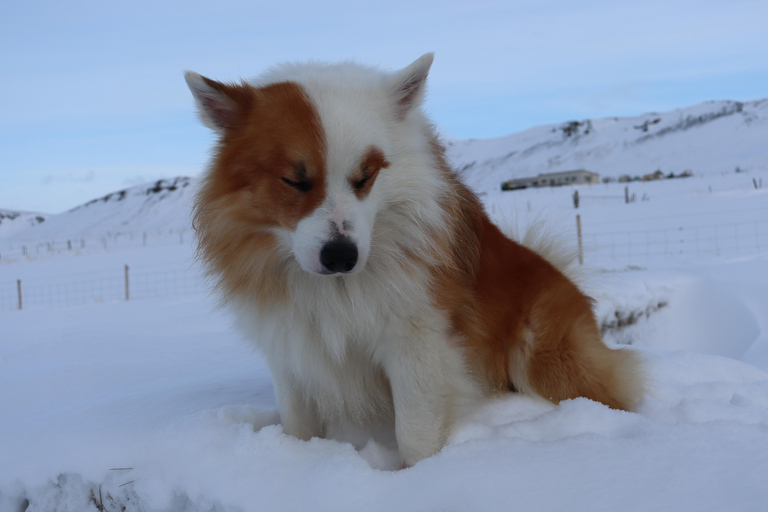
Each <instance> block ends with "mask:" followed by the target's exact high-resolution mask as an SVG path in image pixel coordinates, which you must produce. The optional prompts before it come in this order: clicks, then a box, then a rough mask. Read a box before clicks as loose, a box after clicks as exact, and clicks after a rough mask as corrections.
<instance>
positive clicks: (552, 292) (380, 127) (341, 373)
mask: <svg viewBox="0 0 768 512" xmlns="http://www.w3.org/2000/svg"><path fill="white" fill-rule="evenodd" d="M431 64H432V55H431V54H427V55H424V56H423V57H421V58H420V59H418V60H416V61H415V62H414V63H413V64H411V65H410V66H408V67H406V68H405V69H403V70H402V71H399V72H396V73H386V72H382V71H379V70H377V69H372V68H368V67H363V66H360V65H357V64H353V63H343V64H338V65H323V64H301V65H284V66H280V67H277V68H275V69H273V70H271V71H270V72H267V73H266V74H265V75H263V76H262V77H260V78H259V79H258V80H256V81H254V82H242V83H230V84H225V83H220V82H216V81H213V80H210V79H208V78H205V77H202V76H200V75H197V74H195V73H191V72H190V73H187V74H186V79H187V83H188V84H189V87H190V89H191V91H192V93H193V95H194V97H195V99H196V102H197V105H198V108H199V112H200V117H201V119H202V121H203V123H204V124H206V125H207V126H208V127H210V128H212V129H213V130H214V131H215V132H216V133H217V134H218V143H217V145H216V147H215V149H214V152H213V158H212V161H211V164H210V169H209V170H208V172H207V175H206V177H205V179H204V181H203V183H202V186H201V189H200V191H199V193H198V196H197V199H196V204H195V212H194V224H195V227H196V229H197V233H198V240H199V254H200V257H201V258H202V260H203V261H204V262H205V263H206V265H207V267H208V269H209V272H210V273H211V275H212V276H214V277H215V278H216V280H217V283H218V288H219V290H220V292H221V293H222V294H223V297H224V298H225V299H226V301H227V302H228V303H229V304H230V305H231V307H232V308H233V309H234V310H235V311H236V312H237V317H238V319H239V324H240V327H241V328H242V329H243V331H244V333H245V334H246V335H247V336H248V337H249V338H250V339H251V340H252V341H253V342H254V343H255V344H256V346H257V347H258V348H259V349H260V350H261V351H262V353H263V354H264V356H265V357H266V360H267V362H268V364H269V367H270V370H271V373H272V377H273V379H274V384H275V393H276V397H277V402H278V407H279V410H280V417H281V422H282V425H283V427H284V429H285V432H286V433H288V434H291V435H294V436H296V437H299V438H301V439H309V438H311V437H313V436H324V435H326V434H327V432H328V429H329V428H331V427H332V426H333V425H334V424H338V423H344V422H346V423H352V424H359V425H374V424H378V425H391V426H393V427H394V432H395V436H396V440H397V445H398V450H399V453H400V456H401V459H402V463H403V464H404V465H411V464H414V463H416V462H417V461H419V460H421V459H423V458H425V457H429V456H430V455H433V454H434V453H436V452H438V451H439V450H440V449H441V448H442V446H443V445H444V444H445V442H446V439H447V437H448V435H449V433H450V430H451V426H452V425H453V424H454V423H455V421H456V419H457V418H458V417H459V416H461V415H462V414H464V413H465V412H466V411H467V409H468V408H470V407H472V406H474V405H476V404H477V403H479V402H480V401H481V400H482V399H483V398H485V397H488V396H493V395H494V394H498V393H509V392H513V391H517V392H524V393H532V394H537V395H540V396H542V397H544V398H546V399H549V400H552V401H553V402H555V403H557V402H559V401H560V400H564V399H567V398H573V397H577V396H584V397H587V398H591V399H594V400H598V401H601V402H603V403H605V404H606V405H608V406H610V407H614V408H621V409H631V408H632V407H633V406H634V405H635V404H636V403H637V401H638V400H639V398H640V396H641V394H642V392H643V384H642V380H641V378H640V371H639V364H640V361H639V359H638V356H637V355H636V353H635V352H633V351H631V350H626V349H624V350H618V349H609V348H608V347H606V346H605V345H604V344H603V342H602V341H601V339H600V332H599V329H598V326H597V324H596V322H595V318H594V315H593V313H592V309H591V301H590V299H589V298H588V297H586V296H585V295H584V294H582V292H581V291H580V290H579V289H578V288H577V287H576V286H575V285H574V284H573V283H572V282H571V281H570V280H569V279H568V278H566V277H565V276H564V275H563V273H562V272H560V271H559V270H558V269H557V268H555V267H554V266H553V265H552V264H550V263H549V262H548V261H547V260H546V259H545V258H543V257H542V256H540V255H538V254H536V253H535V252H533V251H532V250H530V249H528V248H526V247H524V246H522V245H520V244H518V243H516V242H514V241H512V240H510V239H509V238H507V237H505V236H504V235H503V234H502V233H501V231H500V230H499V229H498V228H497V227H496V226H495V225H493V224H492V223H491V222H490V220H489V219H488V217H487V215H486V214H485V212H484V210H483V208H482V205H481V204H480V202H479V201H478V199H477V197H476V196H475V194H474V193H472V191H470V190H469V189H468V188H467V187H466V186H465V185H464V184H463V183H462V182H461V181H460V180H459V178H458V177H457V176H456V174H455V173H454V172H453V171H452V170H451V168H450V167H449V165H448V163H447V162H446V158H445V151H444V148H443V147H442V146H441V144H440V143H439V141H438V139H437V137H436V135H435V131H434V128H433V127H432V125H431V124H430V123H429V121H428V120H427V118H426V117H425V115H424V114H423V112H422V109H421V106H420V105H421V102H422V98H423V94H424V88H425V82H426V78H427V73H428V71H429V68H430V66H431Z"/></svg>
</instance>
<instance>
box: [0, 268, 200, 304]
mask: <svg viewBox="0 0 768 512" xmlns="http://www.w3.org/2000/svg"><path fill="white" fill-rule="evenodd" d="M207 291H208V286H207V283H206V280H205V278H204V277H202V275H201V272H200V270H199V269H198V268H192V267H190V268H181V269H179V268H175V269H131V268H130V267H129V266H128V265H125V266H124V267H123V268H118V269H116V270H115V271H114V272H111V273H100V274H95V275H93V274H86V275H68V276H59V277H52V278H47V279H46V278H37V279H23V280H21V279H18V280H16V281H15V282H5V283H0V311H12V310H21V309H24V310H27V309H50V308H62V307H69V306H78V305H83V304H97V303H104V302H118V301H127V300H141V299H150V298H164V297H182V296H193V295H204V294H206V293H207Z"/></svg>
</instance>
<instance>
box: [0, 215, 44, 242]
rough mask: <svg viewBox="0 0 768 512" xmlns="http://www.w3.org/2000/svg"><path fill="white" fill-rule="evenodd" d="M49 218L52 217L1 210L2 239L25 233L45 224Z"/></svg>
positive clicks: (0, 235)
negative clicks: (29, 229)
mask: <svg viewBox="0 0 768 512" xmlns="http://www.w3.org/2000/svg"><path fill="white" fill-rule="evenodd" d="M48 217H50V215H48V214H45V213H33V212H15V211H11V210H0V237H8V236H11V235H13V234H15V233H18V232H22V231H25V230H26V229H27V228H29V227H32V226H37V225H39V224H41V223H43V222H45V220H46V219H47V218H48Z"/></svg>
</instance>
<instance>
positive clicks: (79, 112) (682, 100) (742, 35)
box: [0, 0, 768, 213]
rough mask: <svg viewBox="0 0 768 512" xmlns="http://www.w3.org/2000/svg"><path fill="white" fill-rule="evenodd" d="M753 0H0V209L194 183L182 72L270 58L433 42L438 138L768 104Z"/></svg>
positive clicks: (377, 60)
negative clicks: (717, 105) (724, 104)
mask: <svg viewBox="0 0 768 512" xmlns="http://www.w3.org/2000/svg"><path fill="white" fill-rule="evenodd" d="M766 27H768V2H766V1H765V0H754V1H753V0H743V1H742V0H728V1H725V0H724V1H719V2H713V1H707V0H699V1H687V0H682V1H676V0H661V1H658V0H644V1H643V2H622V1H615V0H582V1H579V2H572V1H565V0H525V1H522V0H520V1H518V0H506V1H491V0H471V1H464V2H455V1H451V0H442V1H419V0H410V1H401V0H386V1H384V0H377V1H371V2H362V1H342V0H330V1H322V2H319V1H310V0H302V1H291V0H283V1H280V2H278V1H274V0H272V1H269V2H267V1H255V2H247V1H233V0H219V1H217V2H216V3H215V5H214V3H212V2H202V1H198V0H186V1H183V2H173V1H166V2H158V1H144V0H134V1H132V2H104V1H103V0H101V1H77V0H72V1H68V2H60V1H51V0H47V1H35V0H29V1H21V0H5V1H3V2H1V3H0V48H2V50H0V79H1V80H2V82H1V83H2V85H1V86H0V209H9V210H19V211H37V212H44V213H59V212H62V211H66V210H68V209H70V208H73V207H75V206H77V205H79V204H82V203H84V202H87V201H89V200H91V199H94V198H97V197H101V196H103V195H106V194H108V193H110V192H113V191H116V190H120V189H123V188H126V187H129V186H133V185H138V184H142V183H145V182H150V181H154V180H157V179H160V178H167V177H174V176H179V175H185V176H197V175H199V174H200V173H201V172H202V171H203V170H204V168H205V165H206V161H207V159H208V157H209V155H210V146H211V144H212V143H213V141H214V137H213V134H212V133H211V132H210V131H209V130H208V129H206V128H204V127H203V126H202V125H201V124H200V122H199V121H198V119H197V117H196V115H195V111H194V106H193V101H192V98H191V95H190V93H189V90H188V89H187V87H186V84H185V82H184V80H183V77H182V73H183V71H184V70H193V71H196V72H199V73H201V74H203V75H206V76H209V77H211V78H216V79H219V80H236V79H239V78H252V77H255V76H257V75H259V74H260V73H261V72H263V71H264V70H266V69H267V68H269V67H271V66H272V65H274V64H276V63H279V62H284V61H297V60H298V61H302V60H320V61H328V62H333V61H339V60H346V59H353V60H356V61H359V62H361V63H364V64H368V65H377V66H380V67H381V68H382V69H388V70H393V71H394V70H397V69H401V68H403V67H405V66H406V65H408V64H409V63H411V62H412V61H413V60H415V59H416V58H418V57H419V56H420V55H422V54H424V53H426V52H435V62H434V64H433V66H432V70H431V72H430V77H429V80H428V92H427V99H426V102H425V109H426V111H427V113H428V115H429V116H430V117H431V119H432V120H433V121H434V122H435V123H436V124H437V126H438V129H439V130H440V132H441V133H442V135H443V136H445V137H452V138H490V137H500V136H504V135H508V134H511V133H515V132H518V131H522V130H525V129H527V128H530V127H533V126H537V125H542V124H549V123H560V122H565V121H569V120H578V119H590V118H600V117H613V116H628V115H640V114H644V113H647V112H663V111H667V110H672V109H675V108H681V107H686V106H691V105H694V104H697V103H701V102H704V101H709V100H739V101H749V100H755V99H760V98H765V97H768V30H766Z"/></svg>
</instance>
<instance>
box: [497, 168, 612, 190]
mask: <svg viewBox="0 0 768 512" xmlns="http://www.w3.org/2000/svg"><path fill="white" fill-rule="evenodd" d="M592 183H600V175H599V174H597V173H594V172H589V171H587V170H585V169H576V170H574V171H563V172H549V173H546V174H539V175H538V176H536V177H535V178H516V179H513V180H509V181H504V182H502V183H501V190H517V189H521V188H528V187H557V186H560V185H585V184H586V185H589V184H592Z"/></svg>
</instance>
